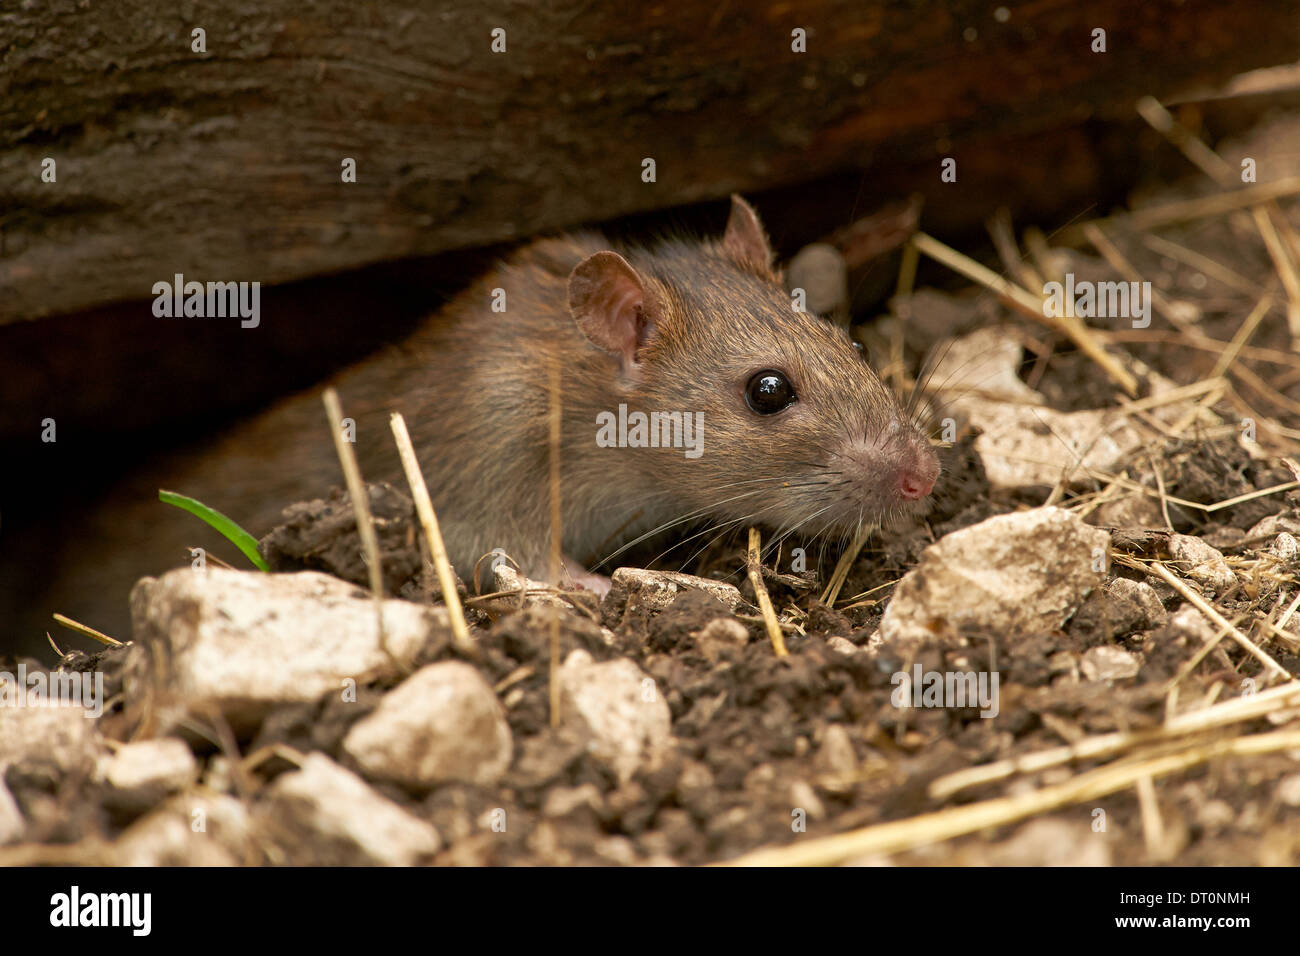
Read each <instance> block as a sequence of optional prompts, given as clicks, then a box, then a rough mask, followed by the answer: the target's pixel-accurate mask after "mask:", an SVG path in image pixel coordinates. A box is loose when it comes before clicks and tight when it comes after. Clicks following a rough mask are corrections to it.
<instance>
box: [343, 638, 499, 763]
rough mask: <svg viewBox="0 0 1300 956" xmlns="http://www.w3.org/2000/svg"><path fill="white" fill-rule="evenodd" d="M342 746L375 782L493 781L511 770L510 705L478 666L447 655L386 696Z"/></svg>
mask: <svg viewBox="0 0 1300 956" xmlns="http://www.w3.org/2000/svg"><path fill="white" fill-rule="evenodd" d="M343 752H344V753H345V754H347V755H348V756H349V757H350V758H351V759H352V760H353V761H354V762H355V763H356V766H357V767H358V768H359V769H360V770H361V772H362V773H363V774H364V775H365V776H367V777H369V778H371V779H373V780H389V781H392V782H394V783H399V784H402V785H403V786H408V787H414V788H428V787H433V786H434V785H436V784H439V783H444V782H447V781H452V780H460V781H464V782H466V783H475V784H479V785H482V786H489V785H491V784H494V783H496V782H497V781H498V780H499V779H501V776H502V774H504V773H505V772H506V770H507V769H509V767H510V760H511V758H512V756H513V743H512V739H511V735H510V725H509V724H508V723H507V722H506V715H505V710H504V709H503V708H502V706H501V702H500V701H499V700H497V695H496V694H495V693H494V692H493V690H492V688H491V687H490V686H489V685H488V683H487V681H485V680H484V679H483V677H482V675H480V674H479V672H478V670H476V669H475V668H473V667H471V666H470V665H469V664H465V663H462V662H461V661H443V662H441V663H438V664H429V665H427V666H425V667H423V668H421V669H420V670H418V671H416V672H415V673H414V674H412V675H411V676H410V677H408V678H407V679H406V680H405V681H403V682H402V683H401V684H399V685H398V686H397V687H395V688H394V689H393V690H391V691H389V692H388V693H387V694H385V695H384V698H383V700H381V701H380V702H379V706H378V707H376V708H375V710H374V712H373V713H371V714H369V715H368V716H366V717H363V718H362V719H361V720H359V721H357V723H355V724H354V725H353V726H352V729H351V730H349V731H348V734H347V736H346V737H345V738H344V740H343Z"/></svg>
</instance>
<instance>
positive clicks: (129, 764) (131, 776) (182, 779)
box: [96, 737, 199, 810]
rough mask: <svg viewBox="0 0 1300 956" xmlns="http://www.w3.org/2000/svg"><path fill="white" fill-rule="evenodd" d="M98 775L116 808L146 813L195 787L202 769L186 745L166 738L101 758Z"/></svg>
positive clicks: (128, 745)
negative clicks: (191, 786)
mask: <svg viewBox="0 0 1300 956" xmlns="http://www.w3.org/2000/svg"><path fill="white" fill-rule="evenodd" d="M96 775H97V777H98V778H99V780H100V781H101V782H103V783H105V784H107V786H108V787H109V788H110V793H109V796H108V799H109V801H110V802H111V803H112V804H113V805H115V806H118V807H123V808H126V809H131V810H144V809H147V808H149V807H152V806H154V805H155V804H157V803H159V802H160V801H162V800H163V799H164V798H165V797H166V796H167V795H168V794H170V793H174V792H175V791H177V790H184V789H185V788H186V787H188V786H189V785H190V784H192V783H194V781H195V780H197V779H198V775H199V765H198V762H197V761H196V760H195V759H194V754H192V753H191V752H190V748H189V747H188V746H187V745H186V744H185V741H183V740H179V739H177V738H175V737H165V738H162V739H159V740H141V741H138V742H135V743H127V744H123V745H121V746H120V747H118V748H117V750H116V751H113V752H110V753H108V754H105V755H104V756H102V757H101V758H100V760H99V766H98V768H97V770H96Z"/></svg>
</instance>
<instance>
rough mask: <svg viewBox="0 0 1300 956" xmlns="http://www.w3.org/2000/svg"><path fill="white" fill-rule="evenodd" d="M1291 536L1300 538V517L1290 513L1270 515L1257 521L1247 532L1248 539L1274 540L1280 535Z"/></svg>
mask: <svg viewBox="0 0 1300 956" xmlns="http://www.w3.org/2000/svg"><path fill="white" fill-rule="evenodd" d="M1284 533H1285V534H1290V535H1292V536H1294V537H1297V538H1300V517H1296V516H1294V515H1292V514H1290V513H1284V514H1280V515H1269V516H1268V517H1267V518H1262V519H1260V520H1259V521H1256V522H1255V524H1254V526H1252V527H1251V529H1250V530H1249V531H1247V532H1246V537H1247V538H1257V539H1258V538H1272V537H1274V536H1276V535H1279V534H1284Z"/></svg>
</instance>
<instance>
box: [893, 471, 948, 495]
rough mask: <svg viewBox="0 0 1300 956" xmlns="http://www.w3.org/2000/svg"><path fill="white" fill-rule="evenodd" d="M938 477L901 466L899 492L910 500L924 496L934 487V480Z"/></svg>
mask: <svg viewBox="0 0 1300 956" xmlns="http://www.w3.org/2000/svg"><path fill="white" fill-rule="evenodd" d="M937 477H938V476H937V475H933V474H925V473H923V472H921V471H916V470H913V469H911V468H900V469H899V470H898V493H899V495H900V496H901V497H903V498H906V499H907V500H908V501H916V500H917V499H918V498H924V497H925V496H926V495H928V494H929V493H930V491H931V490H932V489H933V488H934V481H935V478H937Z"/></svg>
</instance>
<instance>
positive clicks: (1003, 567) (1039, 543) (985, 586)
mask: <svg viewBox="0 0 1300 956" xmlns="http://www.w3.org/2000/svg"><path fill="white" fill-rule="evenodd" d="M1109 546H1110V535H1109V534H1108V533H1107V532H1105V531H1103V530H1101V529H1099V528H1093V527H1091V526H1089V525H1086V524H1084V523H1083V522H1082V521H1080V520H1079V518H1078V517H1076V516H1075V515H1073V514H1071V513H1070V512H1068V511H1064V510H1062V509H1060V508H1052V507H1047V508H1035V509H1033V510H1032V511H1022V512H1017V513H1015V514H1008V515H999V516H997V517H994V518H989V519H988V520H986V521H982V522H980V523H979V524H977V525H974V526H972V527H969V528H963V529H962V530H960V531H954V532H952V533H951V534H948V535H945V536H944V537H943V538H941V539H940V540H939V541H937V542H936V543H934V544H932V545H930V546H929V547H928V548H926V549H925V551H924V552H923V553H922V554H921V560H920V562H919V563H918V564H917V566H916V567H915V568H913V569H912V570H911V571H909V572H908V573H907V574H906V575H904V577H903V579H902V580H901V581H900V582H899V584H898V586H897V587H896V588H895V590H894V596H893V599H892V600H891V601H890V602H889V607H888V608H887V609H886V611H885V614H884V617H883V618H882V620H881V623H880V629H879V631H878V632H877V637H878V638H880V639H881V640H887V641H889V640H893V641H905V642H920V641H925V640H931V639H935V638H950V637H952V636H954V635H958V634H960V633H961V632H963V631H964V630H967V629H970V630H977V631H979V632H981V633H986V634H987V633H992V634H999V635H1004V636H1008V637H1009V636H1013V635H1014V636H1021V635H1027V634H1036V633H1045V632H1050V631H1053V630H1055V629H1057V628H1059V627H1060V626H1061V625H1062V624H1063V623H1064V622H1065V620H1066V618H1068V617H1069V616H1070V615H1071V614H1073V613H1074V611H1075V610H1076V609H1077V608H1078V606H1079V605H1080V604H1081V603H1082V602H1083V599H1084V598H1085V597H1087V596H1088V593H1089V592H1090V591H1091V590H1092V589H1093V588H1094V587H1097V586H1098V585H1100V584H1101V583H1102V580H1103V577H1102V574H1101V573H1099V572H1098V571H1096V570H1094V567H1095V562H1096V561H1097V560H1098V559H1099V557H1101V558H1104V556H1105V555H1106V553H1107V551H1108V549H1109ZM875 639H876V638H873V640H875Z"/></svg>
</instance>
